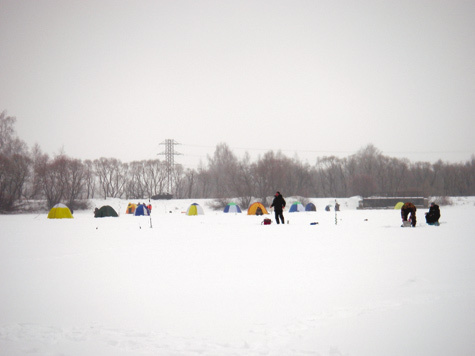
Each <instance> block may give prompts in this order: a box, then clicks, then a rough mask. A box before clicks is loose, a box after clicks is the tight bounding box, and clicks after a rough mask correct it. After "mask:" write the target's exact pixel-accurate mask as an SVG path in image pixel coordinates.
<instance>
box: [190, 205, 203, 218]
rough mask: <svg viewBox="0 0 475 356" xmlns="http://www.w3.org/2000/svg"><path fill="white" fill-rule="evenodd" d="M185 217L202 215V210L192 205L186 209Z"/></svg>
mask: <svg viewBox="0 0 475 356" xmlns="http://www.w3.org/2000/svg"><path fill="white" fill-rule="evenodd" d="M186 215H190V216H192V215H204V211H203V208H202V207H201V206H199V204H197V203H193V204H191V205H190V206H189V207H188V210H187V212H186Z"/></svg>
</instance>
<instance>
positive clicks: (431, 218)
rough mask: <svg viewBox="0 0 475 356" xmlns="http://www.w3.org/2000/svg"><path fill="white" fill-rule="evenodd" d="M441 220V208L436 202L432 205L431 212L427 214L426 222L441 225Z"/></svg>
mask: <svg viewBox="0 0 475 356" xmlns="http://www.w3.org/2000/svg"><path fill="white" fill-rule="evenodd" d="M439 218H440V208H439V206H438V205H437V204H436V203H434V202H432V203H430V208H429V212H428V213H426V222H427V223H428V224H429V225H439Z"/></svg>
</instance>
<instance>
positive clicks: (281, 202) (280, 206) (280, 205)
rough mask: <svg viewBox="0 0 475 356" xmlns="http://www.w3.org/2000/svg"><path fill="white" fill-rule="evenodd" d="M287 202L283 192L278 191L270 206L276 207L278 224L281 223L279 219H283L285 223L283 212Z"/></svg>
mask: <svg viewBox="0 0 475 356" xmlns="http://www.w3.org/2000/svg"><path fill="white" fill-rule="evenodd" d="M285 204H286V203H285V199H284V197H283V196H282V194H280V192H276V193H275V197H274V200H273V201H272V205H271V206H270V207H271V208H272V207H273V208H274V213H275V221H276V222H277V224H279V219H280V220H281V221H282V224H285V223H284V214H283V211H284V208H285Z"/></svg>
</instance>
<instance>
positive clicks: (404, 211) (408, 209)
mask: <svg viewBox="0 0 475 356" xmlns="http://www.w3.org/2000/svg"><path fill="white" fill-rule="evenodd" d="M416 210H417V209H416V206H415V205H414V204H412V203H410V202H407V203H404V205H403V206H402V208H401V218H402V226H409V225H412V227H416V222H417V220H416ZM409 214H410V218H409V220H408V217H409ZM408 222H410V224H409V223H408Z"/></svg>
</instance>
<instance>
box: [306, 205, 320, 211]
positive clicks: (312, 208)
mask: <svg viewBox="0 0 475 356" xmlns="http://www.w3.org/2000/svg"><path fill="white" fill-rule="evenodd" d="M305 211H317V207H316V206H315V204H313V203H308V204H307V205H306V206H305Z"/></svg>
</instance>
